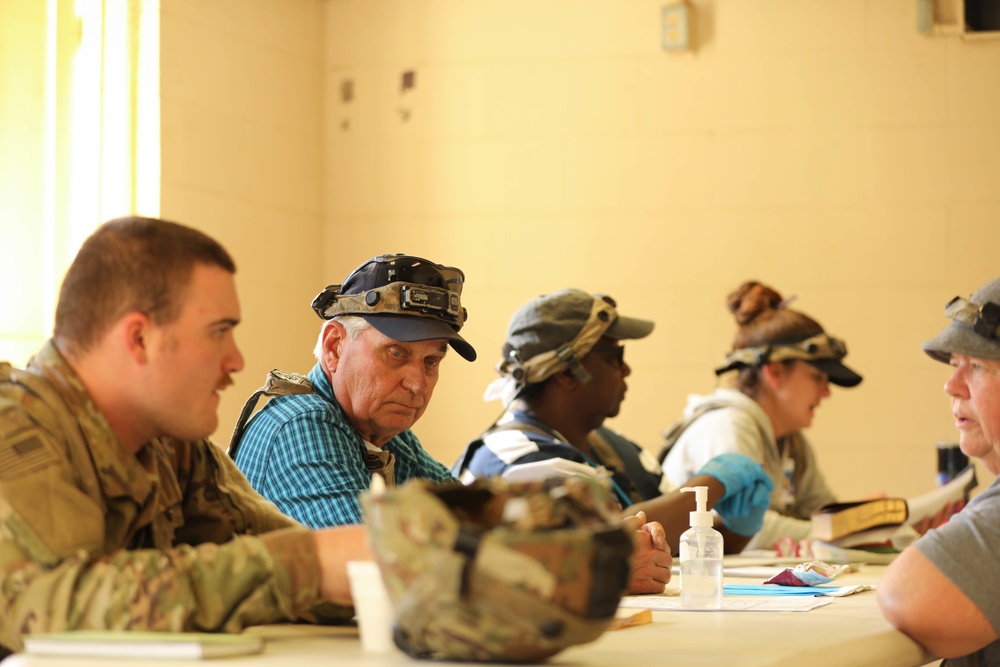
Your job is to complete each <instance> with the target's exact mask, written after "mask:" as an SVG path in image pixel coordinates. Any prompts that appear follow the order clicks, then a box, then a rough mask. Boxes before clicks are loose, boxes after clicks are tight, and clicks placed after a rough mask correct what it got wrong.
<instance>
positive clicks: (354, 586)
mask: <svg viewBox="0 0 1000 667" xmlns="http://www.w3.org/2000/svg"><path fill="white" fill-rule="evenodd" d="M347 576H348V578H349V579H350V582H351V596H352V597H353V598H354V614H355V617H356V618H357V621H358V632H359V633H360V634H361V647H362V648H363V649H364V650H366V651H371V652H374V653H385V652H386V651H391V650H393V649H394V648H395V644H394V643H393V641H392V623H393V618H394V616H395V612H394V609H393V607H392V600H390V599H389V594H388V593H387V592H386V590H385V583H384V582H383V581H382V573H381V572H380V571H379V569H378V563H376V562H375V561H373V560H365V561H358V560H352V561H348V563H347Z"/></svg>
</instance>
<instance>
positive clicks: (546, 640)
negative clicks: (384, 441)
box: [361, 478, 632, 662]
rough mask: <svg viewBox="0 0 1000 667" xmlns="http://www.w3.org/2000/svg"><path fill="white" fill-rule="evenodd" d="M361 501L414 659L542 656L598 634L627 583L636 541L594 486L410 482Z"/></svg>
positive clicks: (401, 635) (398, 635)
mask: <svg viewBox="0 0 1000 667" xmlns="http://www.w3.org/2000/svg"><path fill="white" fill-rule="evenodd" d="M361 502H362V507H363V508H364V512H365V519H366V523H367V524H368V526H369V529H370V534H371V540H372V546H373V549H374V551H375V559H376V560H377V561H378V563H379V566H380V568H381V570H382V575H383V578H384V579H385V583H386V588H387V590H388V592H389V597H390V598H391V599H392V601H393V604H394V606H395V610H396V619H395V626H394V640H395V642H396V645H397V646H399V648H401V649H402V650H403V651H405V652H406V653H407V654H409V655H411V656H413V657H418V658H433V659H446V660H475V661H501V662H532V661H538V660H541V659H544V658H548V657H550V656H552V655H554V654H556V653H558V652H559V651H561V650H562V649H564V648H566V647H567V646H571V645H574V644H583V643H586V642H589V641H593V640H594V639H596V638H597V637H599V636H600V635H601V633H603V632H604V630H605V629H607V626H608V625H609V624H610V622H611V620H612V619H613V618H614V615H615V610H616V609H617V606H618V603H619V602H620V600H621V596H622V594H623V593H624V591H625V588H626V586H627V583H628V577H629V572H630V566H631V556H632V542H631V540H630V538H629V536H628V534H627V533H626V532H625V531H624V530H623V529H622V527H621V521H620V518H619V512H620V510H619V509H618V506H617V504H616V503H615V501H614V499H613V498H612V496H611V494H610V492H609V490H608V489H607V488H606V486H605V485H603V484H602V483H600V482H597V481H595V480H588V479H583V478H567V479H558V480H546V481H543V482H531V483H517V484H512V483H506V482H503V481H500V480H490V481H477V482H475V483H473V484H471V485H468V486H465V485H462V484H458V483H454V484H431V483H429V482H426V481H423V480H413V481H411V482H409V483H407V484H405V485H403V486H401V487H397V488H393V489H389V490H388V491H386V492H385V493H384V494H381V495H375V494H372V493H370V492H366V493H365V494H363V495H362V498H361Z"/></svg>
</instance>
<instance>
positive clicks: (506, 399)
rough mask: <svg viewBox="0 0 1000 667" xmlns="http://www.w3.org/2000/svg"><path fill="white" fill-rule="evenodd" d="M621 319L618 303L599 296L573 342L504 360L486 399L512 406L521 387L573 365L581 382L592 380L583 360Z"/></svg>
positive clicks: (484, 394)
mask: <svg viewBox="0 0 1000 667" xmlns="http://www.w3.org/2000/svg"><path fill="white" fill-rule="evenodd" d="M617 319H618V311H617V310H615V306H614V305H612V304H611V303H609V302H608V301H607V300H606V299H602V298H595V299H594V301H593V304H592V305H591V308H590V315H589V317H587V321H586V322H585V323H584V325H583V327H582V328H581V329H580V331H579V332H578V333H577V334H576V336H575V337H574V338H573V340H571V341H570V342H568V343H564V344H563V345H560V346H559V347H558V348H556V349H554V350H547V351H545V352H542V353H541V354H537V355H535V356H534V357H532V358H531V359H528V360H526V361H522V360H519V359H517V358H516V356H515V353H516V351H515V352H512V353H511V358H508V359H502V360H500V362H499V363H498V364H497V369H496V370H497V373H499V374H500V377H499V378H497V379H496V380H494V381H493V382H491V383H490V384H489V386H487V387H486V391H485V392H484V393H483V400H484V401H493V400H496V399H497V398H500V399H502V400H503V404H504V406H509V405H510V404H511V403H512V402H513V401H514V399H515V398H516V397H517V394H518V392H520V391H521V389H523V388H524V387H526V386H528V385H529V384H536V383H538V382H541V381H542V380H545V379H546V378H548V377H550V376H552V375H554V374H556V373H558V372H559V371H561V370H563V369H565V368H570V369H572V370H573V374H574V375H576V377H577V379H578V380H580V381H581V382H587V381H588V380H590V374H589V373H588V372H587V370H586V369H585V368H583V366H582V365H580V360H581V359H583V358H584V357H585V356H586V355H587V353H588V352H590V350H591V349H592V348H593V347H594V345H596V344H597V341H599V340H600V339H601V336H603V335H604V334H605V333H606V332H607V330H608V329H610V328H611V326H612V325H613V324H614V323H615V320H617Z"/></svg>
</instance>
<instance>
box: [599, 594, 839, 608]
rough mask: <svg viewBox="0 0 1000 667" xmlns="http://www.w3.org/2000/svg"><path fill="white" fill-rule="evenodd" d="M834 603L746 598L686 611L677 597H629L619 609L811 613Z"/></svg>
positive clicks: (826, 599) (817, 599)
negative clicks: (715, 606)
mask: <svg viewBox="0 0 1000 667" xmlns="http://www.w3.org/2000/svg"><path fill="white" fill-rule="evenodd" d="M831 602H833V598H832V597H816V596H803V597H744V596H732V597H723V598H722V609H704V610H700V609H699V610H694V609H684V608H683V607H681V599H680V597H678V596H675V595H627V596H625V597H623V598H622V601H621V602H620V603H619V605H618V606H619V607H626V608H629V609H652V610H653V611H809V610H810V609H815V608H816V607H822V606H823V605H827V604H830V603H831Z"/></svg>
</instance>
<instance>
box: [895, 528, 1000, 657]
mask: <svg viewBox="0 0 1000 667" xmlns="http://www.w3.org/2000/svg"><path fill="white" fill-rule="evenodd" d="M877 595H878V604H879V607H881V609H882V613H883V614H884V615H885V617H886V619H887V620H888V621H889V622H890V623H891V624H892V625H893V626H895V627H896V629H897V630H900V631H901V632H903V633H905V634H907V635H909V636H910V638H912V639H913V640H914V641H916V642H917V643H918V644H920V645H921V646H923V647H924V648H925V649H927V650H928V651H929V652H931V653H933V654H934V655H936V656H939V657H942V658H953V657H958V656H963V655H968V654H969V653H972V652H974V651H977V650H979V649H981V648H983V647H984V646H986V645H987V644H989V643H990V642H993V641H995V640H996V639H997V633H996V631H995V630H994V629H993V626H992V625H990V622H989V621H988V620H987V619H986V617H985V616H983V613H982V612H981V611H980V610H979V607H977V606H976V605H975V604H974V603H973V602H972V600H970V599H969V598H968V597H966V595H965V594H964V593H963V592H962V591H961V589H959V588H958V587H957V586H955V585H954V584H953V583H951V580H950V579H948V577H946V576H945V575H944V574H942V572H941V571H940V570H939V569H937V567H935V565H934V564H933V563H932V562H931V561H930V560H928V559H927V557H926V556H924V555H923V554H922V553H921V552H920V551H919V550H917V549H916V548H914V547H909V548H907V549H905V550H903V552H902V553H901V554H899V556H897V557H896V559H895V560H894V561H893V563H892V564H891V565H890V566H889V567H888V569H886V571H885V574H883V575H882V577H881V578H880V579H879V582H878V588H877Z"/></svg>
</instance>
